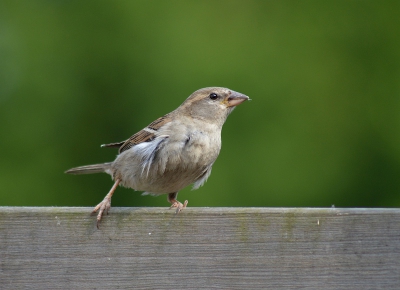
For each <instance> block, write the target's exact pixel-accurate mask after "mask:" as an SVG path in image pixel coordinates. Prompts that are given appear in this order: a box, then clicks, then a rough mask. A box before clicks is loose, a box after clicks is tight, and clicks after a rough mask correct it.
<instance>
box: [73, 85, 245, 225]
mask: <svg viewBox="0 0 400 290" xmlns="http://www.w3.org/2000/svg"><path fill="white" fill-rule="evenodd" d="M247 100H249V97H247V96H246V95H243V94H241V93H238V92H235V91H233V90H230V89H227V88H221V87H208V88H203V89H200V90H197V91H195V92H194V93H192V94H191V95H190V96H189V97H188V98H187V99H186V100H185V101H184V102H183V103H182V104H181V105H180V106H179V107H178V108H177V109H176V110H174V111H172V112H171V113H169V114H166V115H165V116H163V117H160V118H158V119H157V120H155V121H154V122H152V123H150V125H148V126H147V127H145V128H144V129H142V130H141V131H139V132H137V133H136V134H134V135H133V136H132V137H130V138H129V139H128V140H126V141H122V142H117V143H110V144H104V145H101V147H118V148H119V150H118V155H117V157H116V159H115V160H114V161H113V162H107V163H101V164H93V165H86V166H80V167H76V168H71V169H69V170H67V171H65V173H68V174H91V173H99V172H105V173H108V174H109V175H111V177H112V179H113V180H114V185H113V186H112V188H111V190H110V191H109V192H108V194H107V195H106V196H105V197H104V199H103V201H102V202H100V203H99V204H98V205H97V206H96V207H95V208H94V210H93V212H92V213H96V212H98V214H97V227H99V223H100V221H101V218H102V216H103V214H104V213H106V214H108V211H109V209H110V208H111V197H112V195H113V194H114V191H115V190H116V188H117V187H118V185H122V186H124V187H127V188H132V189H134V190H137V191H143V192H144V193H143V194H152V195H161V194H167V199H168V201H169V202H170V204H171V207H170V208H176V213H179V212H180V211H181V210H182V209H183V208H185V207H186V206H187V204H188V201H187V200H186V201H185V202H184V203H183V204H182V203H181V202H179V201H178V200H177V196H178V192H179V191H180V190H181V189H183V188H185V187H186V186H188V185H190V184H193V189H198V188H199V187H200V186H202V185H203V184H204V182H205V181H206V180H207V178H208V177H209V176H210V174H211V168H212V166H213V164H214V162H215V160H216V159H217V157H218V155H219V152H220V150H221V130H222V125H223V124H224V123H225V121H226V118H227V117H228V115H229V114H230V113H231V112H232V111H233V109H234V108H235V107H236V106H237V105H239V104H241V103H243V102H244V101H247Z"/></svg>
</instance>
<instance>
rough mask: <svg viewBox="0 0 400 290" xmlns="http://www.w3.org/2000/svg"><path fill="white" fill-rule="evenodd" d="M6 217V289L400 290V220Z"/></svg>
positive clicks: (358, 215)
mask: <svg viewBox="0 0 400 290" xmlns="http://www.w3.org/2000/svg"><path fill="white" fill-rule="evenodd" d="M90 212H91V208H59V207H54V208H51V207H50V208H49V207H45V208H41V207H35V208H32V207H0V282H1V283H0V288H1V289H133V288H135V289H363V290H364V289H400V210H399V209H339V208H326V209H325V208H324V209H321V208H187V209H185V210H184V211H182V212H181V213H180V214H178V215H175V214H174V211H173V210H171V211H170V210H167V209H165V208H112V209H111V212H110V215H108V216H106V217H105V218H104V220H103V222H102V224H101V225H100V230H97V228H96V219H95V217H94V216H90Z"/></svg>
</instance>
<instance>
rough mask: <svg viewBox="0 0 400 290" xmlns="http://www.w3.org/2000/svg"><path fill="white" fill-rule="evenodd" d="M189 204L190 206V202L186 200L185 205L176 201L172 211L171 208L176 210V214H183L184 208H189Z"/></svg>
mask: <svg viewBox="0 0 400 290" xmlns="http://www.w3.org/2000/svg"><path fill="white" fill-rule="evenodd" d="M187 204H188V201H187V200H185V202H184V203H183V204H182V203H181V202H179V201H177V200H176V201H175V202H174V203H173V204H172V205H171V207H170V209H171V208H176V211H175V214H178V213H180V212H181V210H182V209H184V208H185V207H186V206H187Z"/></svg>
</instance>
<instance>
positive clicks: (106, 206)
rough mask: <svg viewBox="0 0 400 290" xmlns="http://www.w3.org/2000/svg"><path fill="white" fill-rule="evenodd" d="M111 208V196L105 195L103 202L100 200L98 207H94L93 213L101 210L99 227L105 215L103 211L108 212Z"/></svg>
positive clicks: (98, 218)
mask: <svg viewBox="0 0 400 290" xmlns="http://www.w3.org/2000/svg"><path fill="white" fill-rule="evenodd" d="M110 208H111V198H107V197H105V198H104V199H103V201H102V202H100V203H99V204H98V205H96V207H95V208H94V209H93V211H92V213H96V212H97V211H99V213H98V214H97V228H99V224H100V221H101V218H102V217H103V213H105V214H108V211H109V210H110Z"/></svg>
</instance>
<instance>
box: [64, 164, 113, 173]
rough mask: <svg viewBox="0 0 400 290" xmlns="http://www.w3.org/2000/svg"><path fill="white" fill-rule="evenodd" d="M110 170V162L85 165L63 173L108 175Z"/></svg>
mask: <svg viewBox="0 0 400 290" xmlns="http://www.w3.org/2000/svg"><path fill="white" fill-rule="evenodd" d="M110 169H111V162H108V163H101V164H92V165H85V166H79V167H75V168H71V169H69V170H67V171H65V173H68V174H92V173H100V172H106V173H109V174H110Z"/></svg>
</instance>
